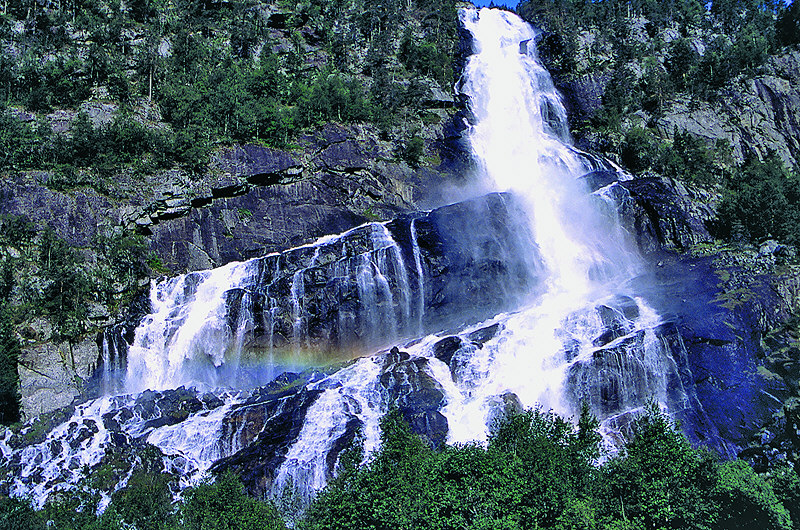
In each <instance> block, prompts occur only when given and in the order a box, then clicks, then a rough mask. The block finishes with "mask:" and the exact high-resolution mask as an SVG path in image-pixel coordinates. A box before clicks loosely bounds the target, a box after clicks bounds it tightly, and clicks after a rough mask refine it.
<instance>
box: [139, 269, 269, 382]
mask: <svg viewBox="0 0 800 530" xmlns="http://www.w3.org/2000/svg"><path fill="white" fill-rule="evenodd" d="M253 264H254V262H252V261H248V262H244V263H230V264H228V265H226V266H224V267H220V268H217V269H212V270H210V271H202V272H192V273H189V274H184V275H181V276H176V277H174V278H168V279H166V280H162V281H161V282H155V281H154V282H153V283H152V284H151V286H150V303H151V304H152V307H153V313H151V314H150V315H148V316H147V317H145V319H144V320H143V322H142V323H141V324H140V325H139V326H138V327H137V328H136V335H135V339H134V342H133V345H132V346H131V347H130V350H129V353H128V371H127V376H126V387H127V390H128V391H129V392H141V391H142V390H147V389H150V390H161V389H166V388H177V387H179V386H181V385H190V384H202V383H205V384H207V385H210V386H211V387H225V386H228V384H226V383H227V381H226V379H227V378H228V377H230V376H231V375H232V374H231V373H230V372H229V373H225V371H220V370H218V369H219V368H221V367H223V365H226V360H227V362H228V364H227V366H228V367H230V368H231V369H233V370H235V369H236V368H238V366H237V363H236V360H237V359H238V356H239V355H240V354H241V333H242V332H243V331H244V330H243V329H241V326H237V327H236V329H231V326H230V325H229V324H228V319H227V306H226V298H225V297H226V293H227V292H228V291H229V290H231V289H233V288H237V287H239V286H240V285H241V284H242V283H243V282H245V281H247V280H251V279H252V275H253V274H255V272H256V271H255V267H253ZM240 322H241V319H240ZM241 323H242V324H243V325H245V324H247V321H246V320H245V321H244V322H241ZM233 350H235V351H233Z"/></svg>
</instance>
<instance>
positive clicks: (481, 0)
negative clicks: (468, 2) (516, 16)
mask: <svg viewBox="0 0 800 530" xmlns="http://www.w3.org/2000/svg"><path fill="white" fill-rule="evenodd" d="M517 1H518V0H513V1H508V0H494V5H496V6H499V5H504V6H507V7H517ZM489 2H491V0H472V3H473V4H475V5H476V6H478V7H485V6H488V5H489Z"/></svg>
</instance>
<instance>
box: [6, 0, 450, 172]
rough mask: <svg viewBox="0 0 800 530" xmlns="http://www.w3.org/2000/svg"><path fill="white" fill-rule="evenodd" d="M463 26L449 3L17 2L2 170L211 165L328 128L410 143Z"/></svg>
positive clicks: (10, 32) (446, 83)
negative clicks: (234, 153)
mask: <svg viewBox="0 0 800 530" xmlns="http://www.w3.org/2000/svg"><path fill="white" fill-rule="evenodd" d="M456 23H457V20H456V16H455V8H454V2H453V1H452V0H448V1H446V2H444V3H441V2H430V1H428V0H415V1H414V2H410V3H408V4H407V5H406V4H404V3H401V2H399V1H398V0H390V1H387V2H381V3H380V4H374V3H370V2H360V1H359V2H355V3H353V4H352V5H351V3H348V2H342V1H335V2H327V1H320V0H305V1H303V2H299V3H292V2H283V1H281V2H258V1H253V0H248V1H243V2H234V3H228V2H216V1H207V2H197V1H184V2H161V1H149V0H139V1H136V2H132V3H130V2H126V3H120V2H118V1H114V0H111V1H106V0H85V1H79V2H68V3H64V2H47V3H36V2H30V1H27V0H18V1H12V2H7V3H6V4H5V6H4V9H3V12H2V16H1V17H0V44H1V45H2V47H3V54H2V60H0V103H2V108H0V131H2V132H0V152H2V153H3V155H0V170H2V169H5V170H8V169H31V168H47V169H51V170H55V171H56V173H59V172H61V171H67V172H72V173H75V169H74V168H84V169H85V170H87V171H89V172H92V173H94V172H100V173H103V172H106V173H107V172H109V171H111V172H113V171H118V170H120V169H121V168H122V167H128V166H131V165H132V166H133V168H134V169H135V170H138V171H153V170H156V169H158V168H163V167H170V166H173V165H175V164H178V165H180V166H182V167H185V168H187V169H190V170H194V171H202V170H204V167H205V163H206V162H207V161H208V155H209V152H210V150H211V149H212V148H213V147H216V146H219V145H224V144H230V143H246V142H258V143H263V144H265V145H269V146H273V147H287V146H290V145H292V143H293V141H294V139H295V137H296V136H297V134H298V133H299V132H300V131H302V130H304V129H306V128H308V127H312V126H315V125H318V124H320V123H323V122H327V121H330V120H335V121H339V122H363V121H370V122H374V123H377V124H379V125H381V126H382V127H383V129H384V130H385V131H386V132H387V134H388V133H389V132H390V130H391V129H392V128H393V127H394V128H395V130H394V131H393V133H392V134H394V135H395V136H397V137H398V138H399V139H400V140H401V143H403V142H405V141H408V140H411V139H412V138H413V136H414V130H415V127H418V126H419V125H421V123H422V122H421V120H422V119H423V118H424V108H423V105H422V102H423V101H424V100H425V99H426V98H427V99H429V98H430V94H431V90H432V88H435V89H436V90H440V88H439V87H440V86H442V87H445V88H444V90H446V91H449V87H450V86H451V85H452V82H453V71H452V67H451V62H452V60H451V58H452V57H453V54H454V50H455V45H456ZM59 109H68V110H69V112H68V114H67V115H66V117H67V121H68V123H67V124H66V127H65V126H64V124H63V123H60V121H63V119H64V115H63V114H59V113H58V112H56V113H55V115H54V114H53V112H54V111H58V110H59ZM98 109H101V110H98ZM108 109H111V111H110V113H109V110H108ZM90 114H91V116H90ZM90 118H91V119H90ZM59 120H60V121H59ZM69 122H71V123H69ZM54 125H55V127H54ZM398 125H399V126H400V128H399V129H398V128H397V126H398ZM67 168H68V169H67ZM79 173H80V172H79ZM78 184H81V181H80V180H78V181H76V180H74V178H73V179H72V180H69V178H66V179H63V180H62V182H61V184H60V185H62V186H63V185H68V186H69V185H72V186H74V185H78Z"/></svg>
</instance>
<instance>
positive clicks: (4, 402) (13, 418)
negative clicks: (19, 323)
mask: <svg viewBox="0 0 800 530" xmlns="http://www.w3.org/2000/svg"><path fill="white" fill-rule="evenodd" d="M20 353H21V348H20V344H19V341H18V340H17V336H16V332H15V330H14V323H13V321H12V319H11V315H10V313H9V310H8V307H7V304H6V303H5V302H0V424H3V425H9V424H11V423H15V422H17V421H19V420H20V395H19V374H18V372H17V365H18V363H19V355H20Z"/></svg>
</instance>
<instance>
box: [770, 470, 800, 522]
mask: <svg viewBox="0 0 800 530" xmlns="http://www.w3.org/2000/svg"><path fill="white" fill-rule="evenodd" d="M766 481H767V483H768V484H769V485H770V486H772V490H773V491H774V492H775V495H776V496H777V497H778V500H779V501H780V502H781V504H782V505H783V506H784V507H785V508H786V509H787V510H789V515H790V516H791V518H792V524H793V525H794V527H795V528H798V527H800V476H798V475H797V472H796V471H795V470H794V468H793V467H792V465H791V464H789V463H788V462H786V463H785V464H784V465H782V466H779V467H777V468H776V469H773V470H771V472H770V473H769V474H768V475H767V476H766Z"/></svg>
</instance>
